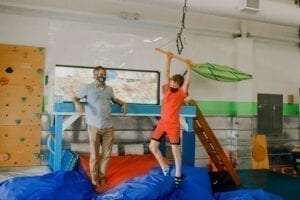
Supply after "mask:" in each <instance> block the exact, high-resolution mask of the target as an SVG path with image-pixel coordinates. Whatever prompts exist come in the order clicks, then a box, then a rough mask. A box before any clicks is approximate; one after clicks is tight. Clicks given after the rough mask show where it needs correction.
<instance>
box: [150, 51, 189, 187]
mask: <svg viewBox="0 0 300 200" xmlns="http://www.w3.org/2000/svg"><path fill="white" fill-rule="evenodd" d="M172 58H173V54H172V53H171V52H168V53H167V63H166V69H165V70H166V71H165V80H164V81H165V83H164V85H163V88H162V91H163V95H164V97H163V103H162V110H161V119H160V120H159V122H158V123H157V127H156V129H155V131H154V133H153V134H152V137H151V141H150V144H149V148H150V150H151V152H152V153H153V154H154V156H155V158H156V159H157V161H158V162H159V165H160V167H161V168H162V172H163V174H164V175H165V176H168V175H170V167H169V165H168V164H167V163H166V162H165V160H164V158H163V156H162V154H161V152H160V150H159V143H160V141H161V139H162V138H163V136H165V135H167V136H168V138H169V140H170V144H171V148H172V154H173V157H174V160H175V178H174V183H175V186H176V187H178V186H179V184H180V182H181V153H180V121H179V119H180V118H179V117H180V116H179V114H180V107H181V105H182V103H183V101H184V99H185V98H186V97H187V96H188V88H189V84H190V79H191V75H190V73H191V72H190V71H191V60H189V59H186V60H185V63H186V68H187V74H186V79H185V80H184V77H183V76H182V75H180V74H176V75H173V76H172V77H171V78H170V63H171V60H172Z"/></svg>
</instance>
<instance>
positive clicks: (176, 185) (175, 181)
mask: <svg viewBox="0 0 300 200" xmlns="http://www.w3.org/2000/svg"><path fill="white" fill-rule="evenodd" d="M181 180H182V177H177V176H175V177H174V183H175V187H176V188H178V187H179V185H180V183H181Z"/></svg>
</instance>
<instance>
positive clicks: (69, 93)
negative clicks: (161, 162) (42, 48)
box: [54, 65, 160, 104]
mask: <svg viewBox="0 0 300 200" xmlns="http://www.w3.org/2000/svg"><path fill="white" fill-rule="evenodd" d="M93 69H94V67H82V66H68V65H56V67H55V89H54V95H55V96H62V98H63V101H72V99H73V97H74V96H76V95H77V94H78V93H79V91H80V90H81V89H82V88H83V87H84V85H86V84H88V83H91V82H93V81H94V80H93ZM106 69H107V71H106V84H107V85H110V86H111V87H112V88H113V90H114V94H115V96H116V97H117V98H119V99H122V100H124V101H126V102H127V103H137V104H159V88H160V87H159V83H160V73H159V72H158V71H147V70H131V69H112V68H106Z"/></svg>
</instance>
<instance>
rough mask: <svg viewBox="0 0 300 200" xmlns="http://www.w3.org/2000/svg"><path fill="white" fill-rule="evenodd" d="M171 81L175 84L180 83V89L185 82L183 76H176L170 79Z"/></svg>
mask: <svg viewBox="0 0 300 200" xmlns="http://www.w3.org/2000/svg"><path fill="white" fill-rule="evenodd" d="M170 80H173V81H174V82H176V83H178V85H179V87H181V86H182V85H183V82H184V77H183V76H182V75H181V74H175V75H173V76H172V77H171V78H170Z"/></svg>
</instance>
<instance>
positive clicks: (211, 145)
mask: <svg viewBox="0 0 300 200" xmlns="http://www.w3.org/2000/svg"><path fill="white" fill-rule="evenodd" d="M189 105H191V106H195V107H196V118H195V119H194V131H195V133H196V135H197V137H198V139H199V140H200V141H201V143H202V145H203V146H204V148H205V150H206V152H207V153H208V155H209V156H210V158H211V160H212V162H213V163H214V164H215V166H216V168H217V169H218V171H228V173H229V174H230V176H231V178H232V180H233V181H234V183H235V184H236V185H237V186H241V185H242V182H241V180H240V178H239V177H238V175H237V173H236V170H235V169H234V168H233V166H232V164H231V162H230V160H229V158H228V157H227V156H226V154H225V153H224V151H223V148H222V147H221V145H220V143H219V141H218V139H217V138H216V136H215V135H214V133H213V131H212V129H211V128H210V126H209V124H208V123H207V121H206V119H205V118H204V116H203V115H202V113H201V111H200V109H199V108H198V106H197V103H196V102H195V100H189Z"/></svg>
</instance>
